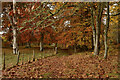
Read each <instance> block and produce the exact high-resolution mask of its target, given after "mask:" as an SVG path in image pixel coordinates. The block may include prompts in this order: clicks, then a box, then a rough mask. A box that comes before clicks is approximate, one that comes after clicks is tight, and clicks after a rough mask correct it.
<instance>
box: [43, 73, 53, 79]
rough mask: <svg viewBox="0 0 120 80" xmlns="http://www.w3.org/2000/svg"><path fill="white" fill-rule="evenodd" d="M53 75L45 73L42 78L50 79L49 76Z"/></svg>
mask: <svg viewBox="0 0 120 80" xmlns="http://www.w3.org/2000/svg"><path fill="white" fill-rule="evenodd" d="M51 74H52V73H45V74H43V75H42V76H43V77H44V78H49V76H50V75H51Z"/></svg>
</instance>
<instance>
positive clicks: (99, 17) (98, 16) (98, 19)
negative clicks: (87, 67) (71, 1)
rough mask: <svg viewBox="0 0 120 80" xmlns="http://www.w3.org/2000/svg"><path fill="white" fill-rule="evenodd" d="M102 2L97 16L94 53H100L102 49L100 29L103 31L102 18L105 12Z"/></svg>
mask: <svg viewBox="0 0 120 80" xmlns="http://www.w3.org/2000/svg"><path fill="white" fill-rule="evenodd" d="M101 4H102V3H99V4H98V14H97V17H96V42H95V49H94V55H99V51H100V31H101V18H102V12H103V6H101Z"/></svg>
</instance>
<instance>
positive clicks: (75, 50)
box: [74, 44, 77, 53]
mask: <svg viewBox="0 0 120 80" xmlns="http://www.w3.org/2000/svg"><path fill="white" fill-rule="evenodd" d="M76 45H77V44H75V45H74V53H76V52H77V49H76Z"/></svg>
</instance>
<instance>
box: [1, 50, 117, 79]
mask: <svg viewBox="0 0 120 80" xmlns="http://www.w3.org/2000/svg"><path fill="white" fill-rule="evenodd" d="M103 52H104V51H103ZM103 52H100V55H99V56H94V55H93V54H92V52H90V51H85V52H81V53H77V54H73V55H66V56H58V55H56V56H52V57H47V58H42V59H37V60H36V61H34V62H31V63H25V64H23V65H18V66H15V67H13V68H11V69H5V70H3V71H2V72H3V73H2V74H3V76H2V77H3V78H106V77H107V78H108V77H109V78H118V77H119V70H118V50H116V49H114V50H113V49H112V50H110V51H109V55H108V58H107V59H106V60H105V59H104V58H103Z"/></svg>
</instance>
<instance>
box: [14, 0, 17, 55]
mask: <svg viewBox="0 0 120 80" xmlns="http://www.w3.org/2000/svg"><path fill="white" fill-rule="evenodd" d="M15 6H16V1H15V0H13V13H14V16H13V54H17V52H18V47H17V26H16V24H17V22H16V19H15V18H16V12H15Z"/></svg>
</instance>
